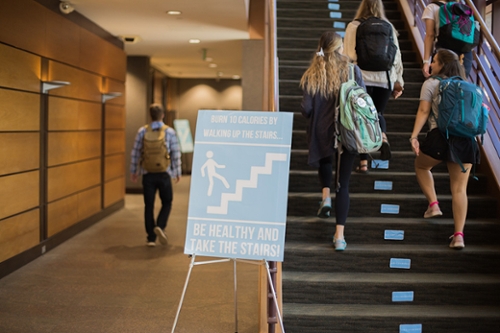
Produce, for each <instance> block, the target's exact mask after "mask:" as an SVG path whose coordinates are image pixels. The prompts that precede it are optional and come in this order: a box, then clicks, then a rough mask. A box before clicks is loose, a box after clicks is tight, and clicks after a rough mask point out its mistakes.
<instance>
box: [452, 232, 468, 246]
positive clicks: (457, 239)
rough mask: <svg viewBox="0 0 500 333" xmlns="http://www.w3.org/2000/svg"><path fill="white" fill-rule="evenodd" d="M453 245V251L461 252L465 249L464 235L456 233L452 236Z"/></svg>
mask: <svg viewBox="0 0 500 333" xmlns="http://www.w3.org/2000/svg"><path fill="white" fill-rule="evenodd" d="M450 239H451V243H450V247H451V248H452V249H456V250H461V249H463V248H464V247H465V242H464V234H463V233H461V232H456V233H454V234H453V235H451V236H450Z"/></svg>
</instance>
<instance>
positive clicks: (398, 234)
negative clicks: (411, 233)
mask: <svg viewBox="0 0 500 333" xmlns="http://www.w3.org/2000/svg"><path fill="white" fill-rule="evenodd" d="M404 238H405V232H404V231H403V230H385V232H384V239H387V240H403V239H404Z"/></svg>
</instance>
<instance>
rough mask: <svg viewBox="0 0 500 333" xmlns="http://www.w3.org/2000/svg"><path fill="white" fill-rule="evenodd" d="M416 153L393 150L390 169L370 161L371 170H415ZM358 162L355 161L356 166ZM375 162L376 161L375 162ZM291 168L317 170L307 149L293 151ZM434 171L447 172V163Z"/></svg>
mask: <svg viewBox="0 0 500 333" xmlns="http://www.w3.org/2000/svg"><path fill="white" fill-rule="evenodd" d="M371 156H372V158H374V159H375V160H377V159H378V158H379V157H380V153H379V152H374V153H372V154H371ZM414 162H415V155H414V154H413V153H411V152H408V153H399V152H393V153H392V159H391V160H390V161H388V166H389V167H388V169H381V168H380V169H379V168H376V167H375V166H376V164H372V162H371V161H370V162H369V168H370V169H371V170H370V172H380V173H383V172H388V171H389V172H390V171H396V170H397V171H398V172H415V166H414ZM356 163H357V162H355V163H354V164H355V166H356V165H357V164H356ZM374 163H375V162H374ZM355 166H353V170H354V169H355ZM290 169H291V170H305V171H316V169H315V168H313V167H311V166H309V165H308V164H307V150H305V151H300V153H299V152H294V151H292V158H291V160H290ZM432 170H433V172H447V168H446V164H445V163H440V164H438V165H436V166H435V167H434V168H433V169H432Z"/></svg>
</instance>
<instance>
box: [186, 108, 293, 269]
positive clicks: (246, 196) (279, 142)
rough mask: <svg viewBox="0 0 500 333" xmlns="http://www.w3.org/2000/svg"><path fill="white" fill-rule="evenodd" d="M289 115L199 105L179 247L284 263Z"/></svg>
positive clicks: (227, 256)
mask: <svg viewBox="0 0 500 333" xmlns="http://www.w3.org/2000/svg"><path fill="white" fill-rule="evenodd" d="M292 123H293V114H292V113H288V112H282V113H276V112H251V111H212V110H210V111H209V110H200V111H199V113H198V120H197V124H196V134H195V149H194V156H193V166H192V174H191V189H190V198H189V209H188V224H187V231H186V242H185V246H184V252H185V253H186V254H196V255H197V256H199V255H204V256H211V257H223V258H238V259H253V260H261V259H263V260H269V261H283V253H284V243H285V229H286V228H285V227H286V210H287V201H288V174H289V169H290V149H291V141H292Z"/></svg>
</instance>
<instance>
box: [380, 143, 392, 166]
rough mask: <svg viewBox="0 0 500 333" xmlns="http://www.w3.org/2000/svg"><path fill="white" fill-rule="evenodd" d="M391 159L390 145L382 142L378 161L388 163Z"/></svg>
mask: <svg viewBox="0 0 500 333" xmlns="http://www.w3.org/2000/svg"><path fill="white" fill-rule="evenodd" d="M391 157H392V153H391V145H390V144H389V142H388V141H387V140H384V141H383V142H382V147H380V159H381V160H382V161H388V160H390V159H391Z"/></svg>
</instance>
